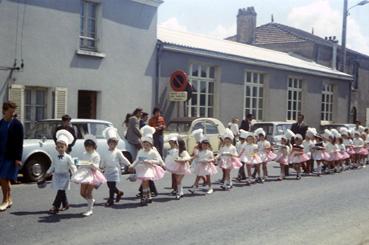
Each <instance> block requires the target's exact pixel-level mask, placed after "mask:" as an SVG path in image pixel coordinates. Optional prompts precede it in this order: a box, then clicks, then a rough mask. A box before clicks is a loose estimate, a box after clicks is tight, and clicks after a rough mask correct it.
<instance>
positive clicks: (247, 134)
mask: <svg viewBox="0 0 369 245" xmlns="http://www.w3.org/2000/svg"><path fill="white" fill-rule="evenodd" d="M245 132H246V133H245V139H247V138H248V137H253V138H255V134H254V133H252V132H249V131H245Z"/></svg>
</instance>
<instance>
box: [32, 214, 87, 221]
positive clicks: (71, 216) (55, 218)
mask: <svg viewBox="0 0 369 245" xmlns="http://www.w3.org/2000/svg"><path fill="white" fill-rule="evenodd" d="M77 218H78V219H82V218H85V217H84V216H83V215H82V214H81V213H75V214H56V215H48V216H43V217H39V219H38V222H39V223H58V222H60V221H61V220H65V219H77Z"/></svg>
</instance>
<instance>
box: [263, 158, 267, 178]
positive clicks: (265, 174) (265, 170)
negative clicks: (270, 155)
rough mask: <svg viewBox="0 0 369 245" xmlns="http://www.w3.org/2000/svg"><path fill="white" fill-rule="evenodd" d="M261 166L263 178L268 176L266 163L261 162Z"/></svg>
mask: <svg viewBox="0 0 369 245" xmlns="http://www.w3.org/2000/svg"><path fill="white" fill-rule="evenodd" d="M262 167H263V178H264V179H265V178H266V177H268V168H267V163H266V162H263V163H262Z"/></svg>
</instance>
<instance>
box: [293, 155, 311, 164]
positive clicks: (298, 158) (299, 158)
mask: <svg viewBox="0 0 369 245" xmlns="http://www.w3.org/2000/svg"><path fill="white" fill-rule="evenodd" d="M309 160H310V157H309V156H308V155H306V154H305V153H302V154H298V155H296V154H292V155H291V156H290V157H289V163H302V162H306V161H309Z"/></svg>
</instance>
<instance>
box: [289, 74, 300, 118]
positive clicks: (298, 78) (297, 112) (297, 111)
mask: <svg viewBox="0 0 369 245" xmlns="http://www.w3.org/2000/svg"><path fill="white" fill-rule="evenodd" d="M290 79H292V80H293V81H294V80H295V79H296V80H299V81H300V82H301V88H295V87H293V88H290V86H289V82H290ZM303 83H304V80H303V79H302V78H301V77H298V76H296V77H292V76H289V77H288V78H287V96H286V99H287V104H286V105H287V106H286V109H287V110H286V121H287V122H294V121H296V120H297V116H298V114H299V113H301V111H302V108H303V98H302V97H303V88H302V87H303ZM289 91H291V92H292V99H291V106H292V107H293V102H294V101H295V100H293V93H294V92H301V98H300V104H301V108H300V110H298V109H297V110H290V111H291V114H292V112H294V111H296V118H292V119H289V118H288V111H289V110H288V101H289V99H288V92H289ZM296 102H298V100H296ZM296 106H298V104H296Z"/></svg>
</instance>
